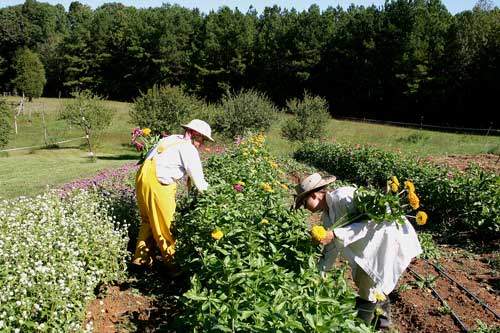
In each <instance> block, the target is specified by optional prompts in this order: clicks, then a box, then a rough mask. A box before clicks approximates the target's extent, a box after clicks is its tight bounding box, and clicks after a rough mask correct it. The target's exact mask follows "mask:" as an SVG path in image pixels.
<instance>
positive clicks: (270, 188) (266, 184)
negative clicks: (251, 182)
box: [260, 182, 274, 193]
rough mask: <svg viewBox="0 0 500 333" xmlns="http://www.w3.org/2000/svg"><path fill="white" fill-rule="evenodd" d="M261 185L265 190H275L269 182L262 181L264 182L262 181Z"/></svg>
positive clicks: (271, 191)
mask: <svg viewBox="0 0 500 333" xmlns="http://www.w3.org/2000/svg"><path fill="white" fill-rule="evenodd" d="M260 185H261V186H262V188H263V189H264V191H266V192H270V193H273V192H274V190H273V188H272V187H271V185H269V184H268V183H264V182H262V183H260Z"/></svg>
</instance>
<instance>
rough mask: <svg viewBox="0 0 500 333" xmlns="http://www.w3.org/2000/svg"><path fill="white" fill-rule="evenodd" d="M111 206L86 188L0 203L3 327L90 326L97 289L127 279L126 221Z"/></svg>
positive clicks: (73, 329)
mask: <svg viewBox="0 0 500 333" xmlns="http://www.w3.org/2000/svg"><path fill="white" fill-rule="evenodd" d="M110 210H111V207H110V206H108V205H107V204H106V201H105V200H104V201H103V200H102V197H100V196H99V195H97V194H96V193H95V192H93V191H85V190H75V191H73V192H72V193H68V194H67V195H65V196H64V198H61V193H60V192H56V191H53V192H47V193H45V194H44V195H40V196H37V197H36V198H24V197H20V198H18V199H16V200H11V201H7V200H4V201H3V202H1V205H0V331H2V332H80V331H83V330H84V329H85V328H83V327H82V325H81V323H82V322H83V316H84V313H85V306H86V303H87V301H88V300H89V299H91V298H93V297H94V289H95V288H96V287H97V286H98V284H100V283H104V282H109V281H113V280H118V279H122V278H123V277H124V272H125V260H126V258H127V257H128V252H127V250H126V248H127V241H128V237H127V234H126V233H127V226H126V225H119V224H118V223H117V222H116V219H115V218H114V217H113V216H111V215H110V214H109V211H110ZM89 329H90V328H89Z"/></svg>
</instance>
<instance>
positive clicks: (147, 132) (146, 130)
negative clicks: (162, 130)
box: [142, 127, 151, 136]
mask: <svg viewBox="0 0 500 333" xmlns="http://www.w3.org/2000/svg"><path fill="white" fill-rule="evenodd" d="M142 134H144V135H145V136H148V135H149V134H151V129H149V128H147V127H146V128H145V129H143V130H142Z"/></svg>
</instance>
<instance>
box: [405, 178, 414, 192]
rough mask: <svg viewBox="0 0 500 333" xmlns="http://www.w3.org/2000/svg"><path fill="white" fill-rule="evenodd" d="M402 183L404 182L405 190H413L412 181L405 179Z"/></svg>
mask: <svg viewBox="0 0 500 333" xmlns="http://www.w3.org/2000/svg"><path fill="white" fill-rule="evenodd" d="M404 184H405V190H406V191H407V192H408V193H410V192H415V185H413V183H412V182H410V181H408V180H407V181H405V182H404Z"/></svg>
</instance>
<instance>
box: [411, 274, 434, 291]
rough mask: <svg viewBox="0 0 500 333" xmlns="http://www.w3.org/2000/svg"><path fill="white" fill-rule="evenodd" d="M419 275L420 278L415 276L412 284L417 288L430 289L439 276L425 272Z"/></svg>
mask: <svg viewBox="0 0 500 333" xmlns="http://www.w3.org/2000/svg"><path fill="white" fill-rule="evenodd" d="M420 277H421V278H422V279H418V278H417V279H416V280H415V281H414V282H412V284H413V285H415V286H416V287H417V288H418V289H431V288H434V286H435V285H436V280H437V279H438V277H439V276H437V275H432V274H427V275H424V276H422V275H421V276H420Z"/></svg>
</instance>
